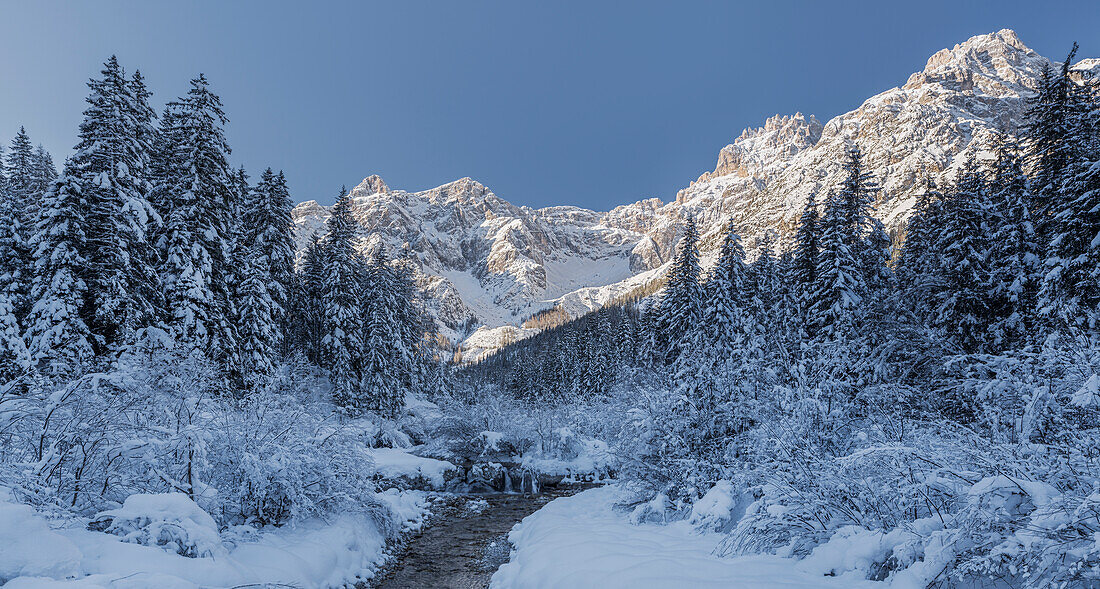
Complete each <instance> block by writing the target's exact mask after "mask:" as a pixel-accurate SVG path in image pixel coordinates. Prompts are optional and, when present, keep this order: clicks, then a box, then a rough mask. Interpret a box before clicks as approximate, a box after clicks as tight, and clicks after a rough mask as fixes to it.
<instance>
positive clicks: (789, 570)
mask: <svg viewBox="0 0 1100 589" xmlns="http://www.w3.org/2000/svg"><path fill="white" fill-rule="evenodd" d="M623 498H624V495H623V491H621V490H620V489H619V488H617V487H614V486H610V487H601V488H597V489H590V490H588V491H584V492H582V493H579V494H577V495H574V496H572V497H565V498H561V499H556V500H554V501H553V502H551V503H550V504H549V505H547V506H546V507H544V508H542V509H541V510H539V511H537V512H535V513H534V514H532V515H530V516H528V517H527V518H525V519H524V520H523V521H522V522H521V523H520V524H519V525H517V526H516V527H515V528H514V529H513V530H512V532H511V533H510V534H509V535H508V539H509V541H511V542H512V544H513V545H514V547H515V548H514V549H513V551H512V555H511V560H510V561H509V562H508V563H506V564H504V565H503V566H501V567H500V569H499V570H498V571H497V572H496V574H494V575H493V580H492V585H491V588H492V589H541V588H546V589H555V588H561V587H571V588H574V589H584V588H586V587H593V588H599V589H616V588H620V587H621V588H623V589H627V588H629V589H662V588H668V589H682V588H684V587H692V588H698V589H705V588H710V587H713V588H715V589H718V588H722V589H728V588H730V587H737V588H739V589H756V588H759V589H783V588H787V589H810V588H815V589H816V588H829V587H838V588H839V587H844V588H860V587H876V586H877V587H879V588H881V587H882V584H881V583H873V582H871V581H867V580H864V579H863V578H860V577H857V576H844V575H842V576H839V577H824V576H821V575H818V574H815V573H812V572H810V571H806V570H804V569H803V568H802V567H801V566H800V565H799V563H798V562H796V561H794V560H790V559H785V558H780V557H776V556H751V557H736V558H720V557H718V556H715V555H714V554H712V551H713V550H714V549H715V547H717V545H718V544H719V542H720V541H721V540H722V538H723V537H724V536H722V535H721V534H717V533H711V532H705V533H699V532H698V531H696V528H694V527H693V526H691V524H690V523H688V522H687V521H677V522H672V523H669V524H667V525H664V524H641V525H633V524H631V523H630V520H629V514H628V513H627V512H626V511H624V510H621V509H618V508H616V504H617V503H618V502H619V501H621V500H622V499H623Z"/></svg>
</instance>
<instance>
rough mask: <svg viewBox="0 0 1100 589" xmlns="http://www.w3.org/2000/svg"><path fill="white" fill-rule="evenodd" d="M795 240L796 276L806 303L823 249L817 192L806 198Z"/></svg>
mask: <svg viewBox="0 0 1100 589" xmlns="http://www.w3.org/2000/svg"><path fill="white" fill-rule="evenodd" d="M794 241H795V246H794V247H795V251H794V267H793V271H794V278H795V280H796V282H797V285H796V288H797V291H798V292H799V298H800V299H801V300H802V302H803V303H804V304H805V303H807V302H808V301H809V297H810V294H811V293H812V292H813V285H814V284H815V282H816V281H817V256H818V251H819V250H820V249H821V213H820V212H819V211H818V208H817V194H816V193H815V194H811V195H810V197H809V198H808V199H807V200H806V206H805V208H803V209H802V216H801V217H800V219H799V223H798V229H797V230H796V231H795V237H794Z"/></svg>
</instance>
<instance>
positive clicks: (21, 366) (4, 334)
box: [0, 292, 31, 386]
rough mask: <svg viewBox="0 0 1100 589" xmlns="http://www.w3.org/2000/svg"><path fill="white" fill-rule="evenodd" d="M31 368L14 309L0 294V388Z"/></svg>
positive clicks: (6, 297) (4, 295) (0, 293)
mask: <svg viewBox="0 0 1100 589" xmlns="http://www.w3.org/2000/svg"><path fill="white" fill-rule="evenodd" d="M30 367H31V357H30V353H29V352H28V351H27V346H26V344H25V343H24V342H23V334H22V333H20V332H19V322H18V321H17V320H16V318H15V307H13V306H12V304H11V300H10V299H9V298H8V296H7V295H6V294H4V293H2V292H0V386H2V385H3V384H5V383H7V382H9V381H11V380H13V379H16V378H20V377H22V376H24V375H25V374H26V373H27V372H28V371H29V370H30Z"/></svg>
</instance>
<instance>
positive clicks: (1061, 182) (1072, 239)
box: [1040, 45, 1100, 330]
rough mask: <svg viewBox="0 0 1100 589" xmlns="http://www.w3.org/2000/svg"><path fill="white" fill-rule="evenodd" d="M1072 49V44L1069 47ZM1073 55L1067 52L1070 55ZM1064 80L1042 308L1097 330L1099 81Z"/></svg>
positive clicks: (1099, 315) (1099, 299) (1099, 298)
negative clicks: (1062, 124)
mask: <svg viewBox="0 0 1100 589" xmlns="http://www.w3.org/2000/svg"><path fill="white" fill-rule="evenodd" d="M1074 49H1076V45H1074ZM1070 55H1071V57H1072V55H1073V54H1072V53H1071V54H1070ZM1062 70H1063V71H1062V75H1063V77H1066V78H1067V81H1066V83H1065V85H1066V86H1068V89H1067V90H1066V93H1067V95H1068V96H1067V98H1066V106H1065V109H1064V110H1065V121H1064V122H1065V129H1064V131H1065V136H1063V137H1062V140H1061V142H1060V144H1059V146H1060V148H1061V149H1060V150H1059V151H1060V155H1061V156H1062V157H1064V158H1065V161H1064V162H1063V163H1064V170H1063V173H1062V175H1061V177H1060V178H1057V182H1058V185H1057V187H1056V189H1055V190H1053V191H1052V192H1053V195H1054V197H1053V199H1048V204H1049V215H1050V216H1049V221H1050V223H1049V224H1048V227H1049V230H1048V231H1047V232H1046V233H1045V236H1046V237H1049V242H1047V243H1048V247H1049V250H1048V252H1047V259H1046V264H1045V266H1046V273H1045V275H1044V277H1043V284H1042V293H1041V295H1040V296H1041V298H1042V302H1041V306H1042V307H1043V309H1044V312H1046V313H1047V314H1050V315H1052V316H1053V317H1054V318H1056V319H1057V321H1058V323H1060V324H1062V325H1069V326H1074V327H1084V328H1087V329H1090V330H1097V329H1100V267H1098V266H1100V85H1098V84H1097V83H1096V81H1094V80H1091V79H1086V80H1084V82H1083V83H1082V84H1077V83H1075V82H1073V81H1072V80H1068V61H1067V63H1066V64H1063V68H1062Z"/></svg>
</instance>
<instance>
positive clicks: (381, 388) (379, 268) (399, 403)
mask: <svg viewBox="0 0 1100 589" xmlns="http://www.w3.org/2000/svg"><path fill="white" fill-rule="evenodd" d="M393 278H394V275H393V273H392V271H391V269H390V268H389V264H388V261H387V258H386V254H385V250H384V249H382V248H381V247H380V248H379V249H378V250H377V251H376V252H375V253H374V255H373V256H372V258H371V261H370V264H369V266H368V268H367V271H366V284H365V286H364V290H365V297H364V307H365V315H366V322H365V325H364V328H365V329H364V336H363V341H364V344H363V347H362V387H361V388H362V395H363V397H364V400H363V406H362V408H365V409H368V410H370V411H375V412H377V413H378V414H379V415H382V416H383V417H386V418H389V419H393V418H396V417H397V415H398V414H399V412H400V411H401V409H403V408H404V406H405V390H406V389H405V386H406V383H405V382H402V381H403V380H405V379H406V378H407V371H408V370H409V351H408V350H407V349H406V342H405V341H403V340H404V338H403V337H402V335H401V327H402V326H401V325H400V324H399V323H398V317H397V315H398V311H397V307H398V304H399V303H398V300H397V296H396V295H397V293H396V289H395V284H394V280H393ZM520 376H521V377H523V376H527V377H528V378H526V379H524V378H521V379H520V381H519V382H517V383H516V386H517V389H516V390H518V391H519V392H520V394H521V395H525V394H528V393H527V391H528V390H529V387H530V383H529V380H530V379H529V377H530V375H529V374H526V375H525V374H521V375H520Z"/></svg>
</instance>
